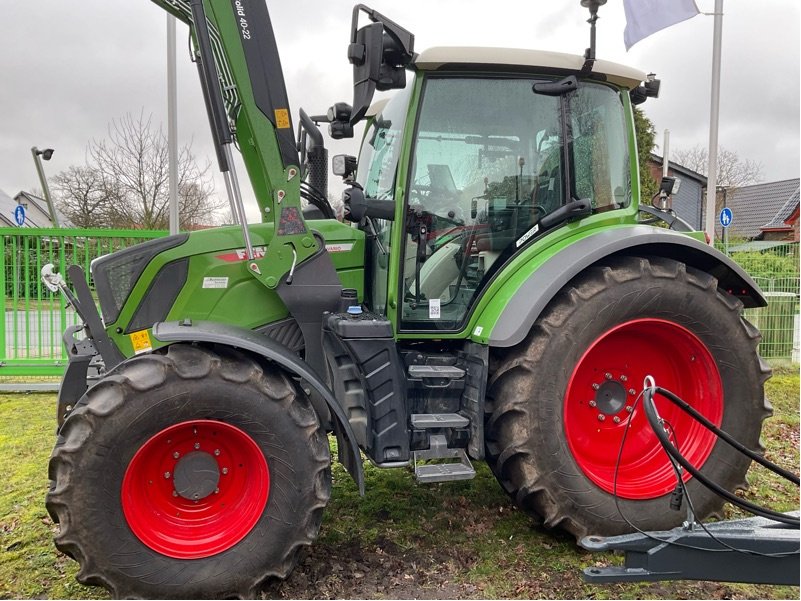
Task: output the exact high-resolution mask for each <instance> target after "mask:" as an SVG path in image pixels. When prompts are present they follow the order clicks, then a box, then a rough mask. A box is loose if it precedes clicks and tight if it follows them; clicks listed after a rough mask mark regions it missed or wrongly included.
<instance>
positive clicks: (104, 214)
mask: <svg viewBox="0 0 801 601" xmlns="http://www.w3.org/2000/svg"><path fill="white" fill-rule="evenodd" d="M52 182H53V191H54V192H55V196H56V204H57V205H58V208H59V210H60V211H61V212H62V213H63V214H64V215H65V216H66V217H67V218H68V219H69V220H70V221H71V222H72V223H73V224H74V225H75V226H76V227H84V228H88V227H110V226H114V225H117V224H116V223H114V221H115V218H114V212H113V209H112V207H113V206H114V204H115V203H116V202H117V201H118V199H119V196H118V194H117V192H116V191H115V190H114V189H113V188H112V186H111V185H110V184H111V182H107V181H105V180H104V178H103V175H102V173H100V171H99V170H97V169H95V168H93V167H89V166H88V165H84V166H80V167H78V166H75V165H72V166H71V167H69V168H68V169H66V170H65V171H62V172H60V173H58V174H57V175H56V176H54V177H53V178H52Z"/></svg>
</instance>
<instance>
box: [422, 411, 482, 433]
mask: <svg viewBox="0 0 801 601" xmlns="http://www.w3.org/2000/svg"><path fill="white" fill-rule="evenodd" d="M411 421H412V428H415V429H416V430H430V429H433V428H466V427H467V426H469V425H470V420H469V419H467V418H466V417H465V416H463V415H459V414H458V413H416V414H413V415H412V416H411Z"/></svg>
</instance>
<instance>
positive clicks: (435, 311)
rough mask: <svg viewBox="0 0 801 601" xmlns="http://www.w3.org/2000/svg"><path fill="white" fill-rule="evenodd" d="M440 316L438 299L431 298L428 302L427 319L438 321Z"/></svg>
mask: <svg viewBox="0 0 801 601" xmlns="http://www.w3.org/2000/svg"><path fill="white" fill-rule="evenodd" d="M441 315H442V313H441V311H440V302H439V299H438V298H432V299H431V300H429V301H428V318H429V319H439V318H440V316H441Z"/></svg>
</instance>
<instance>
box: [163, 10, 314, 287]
mask: <svg viewBox="0 0 801 601" xmlns="http://www.w3.org/2000/svg"><path fill="white" fill-rule="evenodd" d="M152 1H153V2H154V3H155V4H157V5H158V6H160V7H161V8H163V9H164V10H166V11H167V12H169V13H171V14H173V15H175V16H176V17H177V18H178V19H179V20H181V21H183V22H184V23H187V24H188V25H189V26H190V33H191V39H192V46H193V51H192V52H193V60H195V61H197V62H198V65H199V72H200V77H201V84H202V88H203V92H204V97H205V100H206V107H207V110H208V112H209V120H210V123H211V129H212V133H213V136H214V139H215V146H216V149H217V158H218V162H219V164H220V169H221V170H222V171H223V172H224V174H226V186H228V187H229V193H230V192H233V193H234V196H235V197H238V196H239V195H238V183H237V182H236V178H235V176H232V177H230V178H229V177H228V176H227V173H226V172H229V171H231V172H233V168H234V166H233V161H232V158H231V151H230V147H231V145H232V144H236V145H237V146H238V148H239V150H240V152H241V154H242V158H243V160H244V163H245V167H246V169H247V172H248V176H249V178H250V181H251V184H252V186H253V191H254V193H255V195H256V201H257V203H258V206H259V213H260V217H261V219H262V221H265V222H270V221H272V222H273V224H274V236H273V238H272V240H271V241H270V243H269V245H268V247H267V249H266V252H265V255H264V256H263V257H260V258H257V257H254V256H253V255H252V249H251V245H250V243H249V236H248V233H247V230H246V222H245V219H244V209H241V211H240V213H239V221H240V223H241V224H242V226H243V237H244V238H245V240H244V241H245V246H246V250H247V255H248V270H249V272H250V273H251V274H252V275H253V276H254V277H255V278H256V279H258V280H259V281H261V282H262V283H263V284H264V285H265V286H267V287H269V288H275V287H277V286H278V284H279V283H280V282H281V279H282V278H283V277H284V276H286V275H287V274H289V273H291V272H292V271H293V270H294V268H295V267H296V266H297V265H299V264H301V263H302V262H303V261H305V260H306V259H308V258H309V257H311V256H312V255H314V253H315V252H316V251H317V250H318V248H317V246H318V243H317V241H316V240H315V238H314V236H312V235H311V233H310V232H309V230H308V228H307V227H306V224H305V222H304V220H303V215H302V212H301V204H300V169H299V163H300V161H299V157H298V151H297V147H296V143H295V134H294V130H293V127H292V120H291V117H290V111H289V102H288V100H287V93H286V85H285V82H284V77H283V72H282V69H281V61H280V57H279V55H278V48H277V45H276V42H275V35H274V32H273V28H272V24H271V21H270V17H269V13H268V11H267V7H266V5H265V3H264V0H205V1H204V0H152ZM201 16H203V17H205V23H206V26H205V27H204V26H203V25H200V22H199V18H201ZM196 22H197V23H196ZM198 25H200V26H198ZM230 188H233V190H231V189H230ZM240 204H241V201H240ZM235 215H236V213H235ZM267 266H269V267H267Z"/></svg>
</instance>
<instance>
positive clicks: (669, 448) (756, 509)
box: [643, 386, 799, 527]
mask: <svg viewBox="0 0 801 601" xmlns="http://www.w3.org/2000/svg"><path fill="white" fill-rule="evenodd" d="M656 392H659V393H660V394H662V395H663V396H665V397H666V398H668V399H670V400H671V401H673V400H674V398H678V397H676V395H674V394H673V393H670V396H668V395H666V394H665V392H669V391H666V390H665V389H663V388H660V387H658V386H649V387H646V388H645V390H644V391H643V407H644V409H645V415H646V417H647V418H648V423H649V424H650V425H651V428H652V429H653V431H654V434H656V437H657V438H658V439H659V442H660V444H661V445H662V447H663V448H664V449H665V452H667V453H668V455H670V457H672V458H673V460H675V461H676V462H678V463H679V465H681V466H682V467H683V468H684V469H685V470H687V471H688V472H689V473H690V474H692V476H693V477H694V478H696V479H697V480H698V481H699V482H700V483H701V484H703V485H704V486H706V487H707V488H709V489H710V490H712V491H713V492H714V493H715V494H717V495H719V496H721V497H723V498H724V499H726V500H727V501H729V502H730V503H732V504H734V505H737V506H738V507H741V508H743V509H745V510H747V511H749V512H751V513H753V514H755V515H759V516H762V517H765V518H768V519H771V520H774V521H777V522H782V523H784V524H788V525H790V526H796V527H798V526H799V519H798V518H795V517H790V516H787V515H785V514H784V513H781V512H778V511H773V510H772V509H767V508H765V507H761V506H759V505H756V504H755V503H751V502H750V501H746V500H745V499H741V498H740V497H738V496H737V495H735V494H733V493H730V492H729V491H728V490H726V489H725V488H723V487H721V486H720V485H718V484H716V483H715V482H712V481H711V480H709V479H708V478H707V477H706V476H704V475H703V474H702V473H701V472H700V471H699V470H698V469H696V468H695V466H694V465H692V464H691V463H690V462H689V461H687V459H685V458H684V456H683V455H682V454H681V453H680V452H679V450H678V449H676V447H675V446H673V444H672V443H671V442H670V439H669V438H668V435H667V433H666V432H665V430H664V428H663V427H662V424H661V421H660V417H659V414H658V413H657V411H656V406H655V405H654V400H653V397H654V394H655V393H656ZM679 400H681V399H679ZM674 402H675V401H674ZM677 404H678V405H679V407H681V408H682V409H684V410H685V411H686V407H685V405H686V406H687V407H689V405H687V403H685V402H684V401H681V403H677ZM688 413H689V412H688ZM691 415H692V414H691ZM712 427H713V428H714V426H712ZM727 436H728V435H727ZM729 438H731V437H729ZM724 440H725V439H724ZM731 440H733V439H731ZM738 444H739V443H738ZM740 446H742V445H740ZM749 456H750V455H749ZM768 463H770V462H768ZM771 465H773V464H771ZM766 467H768V466H766ZM769 469H772V468H769ZM779 469H781V468H779ZM772 471H775V470H772ZM797 480H798V478H797V477H796V478H795V481H796V482H797Z"/></svg>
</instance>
